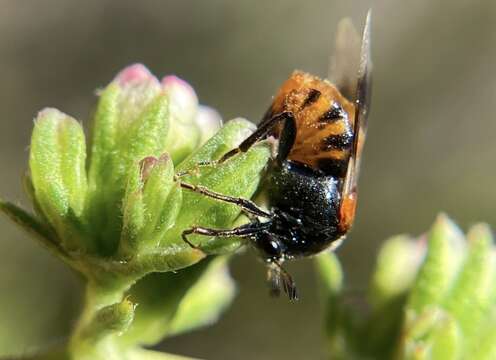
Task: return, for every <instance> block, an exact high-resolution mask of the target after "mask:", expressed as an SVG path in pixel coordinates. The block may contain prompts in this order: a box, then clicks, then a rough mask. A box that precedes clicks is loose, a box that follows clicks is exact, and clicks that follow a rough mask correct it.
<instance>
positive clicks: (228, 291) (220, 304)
mask: <svg viewBox="0 0 496 360" xmlns="http://www.w3.org/2000/svg"><path fill="white" fill-rule="evenodd" d="M226 271H227V269H226V260H225V259H224V258H212V259H209V260H207V261H203V262H201V263H199V264H196V265H195V266H191V267H189V268H187V269H183V270H182V271H180V272H178V273H172V272H167V273H160V274H159V273H156V274H150V275H148V276H146V277H145V278H143V279H142V280H140V281H139V282H138V283H137V284H136V285H135V286H134V287H133V288H132V289H131V294H130V296H131V299H133V301H135V302H136V303H138V304H139V307H138V308H137V310H136V319H135V321H134V322H133V324H132V325H131V328H130V330H129V331H128V332H126V333H125V334H124V335H123V336H122V338H121V340H122V342H123V343H125V344H127V345H131V344H136V343H139V344H145V345H153V344H155V343H157V342H158V341H160V340H161V339H163V338H164V337H165V336H168V335H171V334H174V333H180V332H183V331H186V330H188V329H192V328H196V327H198V326H203V325H206V324H209V323H210V322H212V321H213V320H215V319H216V318H217V317H218V316H219V313H220V312H221V311H222V310H223V309H224V308H225V306H226V305H227V304H228V303H229V302H230V301H231V300H232V298H233V294H234V285H233V283H232V281H231V280H230V278H229V276H228V275H227V273H226Z"/></svg>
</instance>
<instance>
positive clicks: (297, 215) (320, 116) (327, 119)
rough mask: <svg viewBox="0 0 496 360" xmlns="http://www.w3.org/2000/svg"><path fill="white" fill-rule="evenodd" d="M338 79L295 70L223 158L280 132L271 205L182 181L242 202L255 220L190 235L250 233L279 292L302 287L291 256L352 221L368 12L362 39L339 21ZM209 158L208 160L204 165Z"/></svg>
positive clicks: (315, 249)
mask: <svg viewBox="0 0 496 360" xmlns="http://www.w3.org/2000/svg"><path fill="white" fill-rule="evenodd" d="M334 64H335V66H334V70H333V72H334V77H333V78H334V81H335V85H333V84H331V83H330V82H328V81H327V80H321V79H319V78H317V77H316V76H313V75H310V74H307V73H304V72H300V71H296V72H294V73H293V74H292V75H291V76H290V78H289V79H288V80H287V81H286V82H285V83H284V84H283V85H282V87H281V88H280V90H279V92H278V93H277V94H276V96H275V98H274V100H273V102H272V105H271V106H270V108H269V110H268V111H267V113H266V114H265V116H264V118H263V120H262V121H261V122H260V124H259V126H258V127H257V129H256V130H255V132H254V133H253V134H252V135H251V136H249V137H248V138H247V139H246V140H244V141H243V142H242V143H241V144H240V145H239V147H238V148H235V149H233V150H231V151H229V152H228V153H226V154H225V155H224V156H223V157H222V158H221V159H220V160H218V161H217V163H219V162H224V161H228V160H229V159H230V158H231V157H233V156H235V155H236V154H238V153H240V152H246V151H247V150H248V149H250V147H251V146H253V145H254V144H255V143H257V142H259V141H261V140H264V139H267V138H269V137H272V138H274V139H276V144H277V145H276V146H277V148H276V149H277V151H276V155H275V156H274V157H273V158H272V160H271V161H270V165H269V167H268V170H267V172H266V175H265V177H264V187H265V188H266V189H267V195H268V205H269V209H268V210H265V209H262V208H260V207H259V206H257V205H256V204H255V203H254V202H252V201H250V200H247V199H242V198H235V197H230V196H226V195H223V194H219V193H215V192H212V191H210V190H208V189H206V188H204V187H201V186H196V185H191V184H187V183H181V186H182V187H183V188H187V189H190V190H192V191H196V192H199V193H202V194H203V195H205V196H210V197H212V198H215V199H217V200H219V201H226V202H229V203H234V204H237V205H238V206H240V208H241V209H242V210H243V211H244V212H245V213H246V214H248V216H249V218H250V222H249V223H247V224H245V225H242V226H239V227H236V228H233V229H211V228H205V227H193V228H191V229H188V230H185V231H184V232H183V240H184V241H185V242H187V243H188V244H189V245H190V246H192V247H196V246H195V245H193V244H192V243H191V242H190V241H189V240H188V235H190V234H202V235H207V236H218V237H230V236H237V237H243V238H247V239H248V240H249V242H250V243H251V244H252V245H253V246H254V247H255V248H256V249H257V250H258V251H259V252H260V254H261V256H262V258H263V259H264V260H265V261H266V263H267V264H268V280H269V284H270V286H271V291H272V293H273V294H276V295H278V294H279V293H280V291H281V288H282V289H283V290H284V291H285V292H286V294H287V295H288V297H289V298H290V299H291V300H295V299H297V297H298V295H297V291H296V286H295V283H294V281H293V280H292V278H291V276H290V275H289V274H288V273H287V272H286V271H285V270H284V269H283V267H282V263H283V262H284V261H285V260H290V259H294V258H300V257H306V256H311V255H314V254H317V253H319V252H321V251H323V250H325V249H329V248H331V249H332V248H335V247H337V245H338V244H339V243H340V242H341V241H342V239H343V237H344V236H345V235H346V233H347V232H348V231H349V229H350V228H351V225H352V223H353V220H354V217H355V209H356V203H357V179H358V171H359V165H360V157H361V154H362V149H363V143H364V140H365V133H366V121H367V114H368V111H369V99H370V82H371V80H370V73H371V62H370V11H369V13H368V14H367V18H366V21H365V26H364V30H363V35H362V40H361V45H360V39H359V37H358V35H357V33H356V31H355V30H354V28H353V26H352V25H351V24H350V22H349V21H348V22H346V21H345V22H341V24H340V26H339V27H338V36H337V54H336V58H335V62H334ZM203 165H208V164H203Z"/></svg>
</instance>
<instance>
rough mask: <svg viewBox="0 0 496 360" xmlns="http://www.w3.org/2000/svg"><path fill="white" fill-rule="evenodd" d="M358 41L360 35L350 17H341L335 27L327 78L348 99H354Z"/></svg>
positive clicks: (358, 52) (358, 55) (358, 57)
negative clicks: (334, 38)
mask: <svg viewBox="0 0 496 360" xmlns="http://www.w3.org/2000/svg"><path fill="white" fill-rule="evenodd" d="M360 43H361V42H360V35H359V34H358V32H357V31H356V29H355V27H354V26H353V23H352V22H351V19H350V18H344V19H342V20H341V21H340V22H339V24H338V28H337V34H336V45H335V52H334V55H333V56H332V57H331V61H330V67H329V79H330V80H331V82H332V83H333V84H335V85H336V87H337V88H338V89H339V91H340V92H341V94H343V95H344V96H345V97H346V98H347V99H348V100H350V101H355V100H356V98H355V96H356V86H357V82H356V76H357V72H358V67H359V64H360Z"/></svg>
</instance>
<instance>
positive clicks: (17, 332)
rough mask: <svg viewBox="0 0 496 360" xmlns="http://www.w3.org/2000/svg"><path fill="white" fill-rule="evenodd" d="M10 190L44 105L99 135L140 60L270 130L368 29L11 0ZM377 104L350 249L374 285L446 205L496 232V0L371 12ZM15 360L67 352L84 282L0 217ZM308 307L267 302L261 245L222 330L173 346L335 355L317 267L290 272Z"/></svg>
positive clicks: (263, 7) (212, 4)
mask: <svg viewBox="0 0 496 360" xmlns="http://www.w3.org/2000/svg"><path fill="white" fill-rule="evenodd" d="M0 6H1V9H2V10H1V11H0V79H1V80H0V194H1V196H2V197H3V198H7V199H9V200H13V201H19V202H20V203H21V204H26V200H25V197H24V195H23V192H22V186H21V183H20V178H21V175H22V174H23V172H24V171H25V170H26V168H27V158H28V151H27V146H28V144H29V138H30V133H31V130H32V124H33V123H32V119H33V117H34V116H35V114H36V113H37V111H38V110H40V109H41V108H43V107H45V106H53V107H57V108H60V109H61V110H63V111H64V112H67V113H69V114H71V115H72V116H74V117H76V118H79V119H81V120H82V121H83V123H84V124H85V126H87V125H88V123H89V120H88V119H89V115H88V114H89V113H91V111H92V110H93V109H94V106H95V102H96V97H95V96H94V93H95V90H96V89H97V88H98V87H102V86H104V85H105V84H106V83H107V82H109V81H110V80H111V79H112V77H113V76H114V75H115V74H116V72H117V71H118V70H119V69H121V68H122V67H124V66H125V65H127V64H130V63H133V62H142V63H144V64H146V65H147V66H148V67H149V68H150V69H151V70H152V71H153V72H154V73H155V74H157V75H160V76H161V75H165V74H170V73H174V74H176V75H179V76H180V77H182V78H184V79H185V80H187V81H189V82H190V83H191V84H192V85H193V86H194V87H195V89H196V90H197V92H198V94H199V97H200V101H201V102H202V103H204V104H208V105H210V106H213V107H215V108H217V109H218V110H219V112H220V113H221V114H222V115H223V117H224V119H226V120H227V119H230V118H232V117H236V116H243V117H246V118H248V119H250V120H252V121H254V122H257V121H258V119H260V117H261V115H262V114H263V113H264V111H265V109H266V107H267V106H268V104H269V103H270V100H271V96H272V94H274V92H275V91H276V89H277V88H278V86H279V84H280V83H282V82H283V81H284V80H285V79H286V77H287V76H288V75H289V74H290V73H291V71H292V70H293V69H302V70H305V71H309V72H312V73H316V74H318V75H321V76H325V75H326V73H327V68H328V60H329V55H330V53H331V50H332V48H333V43H334V35H335V31H336V24H337V22H338V21H339V19H341V18H342V17H344V16H351V17H352V19H353V20H354V22H355V24H357V25H358V26H361V25H362V22H363V20H364V16H365V13H366V11H367V9H368V7H369V6H370V3H369V2H358V1H348V0H341V1H338V0H313V1H297V0H275V1H270V2H269V1H262V0H256V1H255V0H251V1H248V0H246V1H230V0H212V1H208V2H207V1H201V0H196V1H195V0H182V1H179V0H176V1H163V0H146V1H140V2H136V1H122V0H121V1H102V0H86V1H84V2H81V1H66V0H45V1H34V0H31V1H29V0H28V1H16V0H0ZM373 11H374V14H373V15H374V16H373V29H372V30H373V31H372V38H373V39H372V40H373V60H374V89H373V106H372V113H371V116H370V122H369V136H368V139H367V144H366V148H365V156H364V161H363V169H362V177H361V179H360V180H361V181H360V202H359V210H358V219H357V222H356V224H355V227H354V229H353V232H352V233H351V234H350V235H349V237H348V240H347V241H346V242H345V243H344V245H343V246H342V247H341V248H340V249H339V251H338V255H339V258H340V259H341V260H342V262H343V265H344V267H345V271H346V277H347V286H348V287H349V289H350V290H351V291H360V290H363V289H364V288H365V286H366V284H367V279H368V274H369V272H370V269H371V268H372V266H373V261H374V256H373V254H374V253H375V252H376V251H377V249H378V247H379V245H380V243H381V242H382V241H383V240H385V239H386V238H387V237H389V236H391V235H394V234H397V233H410V234H415V235H418V234H421V233H423V232H424V231H426V230H427V229H428V227H429V226H430V224H431V223H432V222H433V220H434V218H435V216H436V214H437V213H438V212H440V211H444V212H446V213H447V214H449V215H450V216H451V217H452V218H453V219H454V220H456V221H457V222H458V223H459V224H460V225H461V226H462V227H463V229H466V228H467V227H468V225H470V224H472V223H474V222H477V221H484V222H488V223H489V224H491V225H492V226H493V227H494V226H496V211H494V209H495V205H494V203H495V201H496V195H495V194H496V193H495V191H494V189H493V186H494V183H495V179H496V167H495V166H494V163H495V160H494V159H495V156H496V141H495V136H496V135H495V134H496V114H495V111H496V109H495V104H496V70H495V64H496V2H494V1H492V0H487V1H483V0H445V1H435V2H434V1H430V0H417V1H410V2H405V1H395V0H378V1H375V2H374V4H373ZM0 234H1V235H0V244H1V250H0V357H1V355H2V354H6V353H9V352H11V351H12V350H13V349H21V350H23V349H24V350H28V349H29V345H33V344H44V343H46V342H47V341H48V342H57V341H60V338H61V336H62V334H64V333H65V332H66V331H67V329H68V328H69V327H70V325H71V322H72V321H73V320H74V316H75V314H76V313H77V309H78V305H79V304H78V299H79V298H80V292H81V284H80V283H79V282H78V280H77V279H76V277H75V276H74V275H73V274H72V273H71V272H69V270H67V269H66V268H64V267H63V266H62V265H61V264H60V263H59V262H58V261H57V260H55V259H53V258H52V257H50V256H49V255H48V254H47V253H46V252H44V251H43V250H41V249H39V248H38V246H37V245H36V244H35V243H34V242H32V241H31V240H29V239H28V238H27V237H26V236H25V235H24V234H23V233H22V232H21V231H20V230H18V229H17V228H15V227H14V226H13V225H11V224H10V223H8V222H7V221H6V220H5V219H4V218H0ZM289 269H290V271H291V272H293V273H294V276H295V278H296V281H297V282H298V285H299V287H300V293H301V297H302V299H301V301H300V302H298V303H296V304H289V303H288V301H287V300H286V299H285V298H281V299H278V300H275V299H271V298H269V297H268V296H267V293H266V286H265V283H264V276H265V274H264V267H263V266H262V265H261V264H260V263H259V261H257V260H256V258H255V256H253V254H252V253H251V252H247V253H245V254H243V255H241V256H238V257H236V258H235V259H234V261H233V269H232V272H233V276H234V277H235V278H236V279H237V281H238V284H239V295H238V297H237V299H236V301H235V303H234V305H233V306H232V307H231V309H230V310H228V312H227V313H226V315H225V316H224V317H223V318H222V319H221V321H220V322H219V323H218V324H217V325H215V326H213V327H210V328H207V329H203V330H199V331H196V332H194V333H192V334H189V335H187V336H181V337H177V338H173V339H169V340H167V341H166V342H165V343H164V344H162V345H161V348H163V349H166V350H167V351H169V352H173V353H179V354H184V355H189V356H197V357H202V358H208V359H253V358H257V359H319V358H322V357H323V338H322V335H321V334H322V332H321V326H322V322H321V318H322V314H323V312H322V310H320V309H321V308H320V307H319V298H318V284H317V282H316V281H315V279H314V276H313V268H312V262H311V261H309V260H306V261H299V262H296V263H294V264H290V265H289Z"/></svg>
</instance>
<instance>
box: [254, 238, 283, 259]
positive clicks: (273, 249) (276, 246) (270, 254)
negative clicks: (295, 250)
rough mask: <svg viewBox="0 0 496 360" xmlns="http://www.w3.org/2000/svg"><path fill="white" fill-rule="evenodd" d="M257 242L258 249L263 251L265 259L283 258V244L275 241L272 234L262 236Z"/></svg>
mask: <svg viewBox="0 0 496 360" xmlns="http://www.w3.org/2000/svg"><path fill="white" fill-rule="evenodd" d="M256 242H257V246H256V247H257V248H258V249H259V250H260V251H261V253H262V255H263V256H264V257H265V258H267V259H278V258H280V257H281V255H282V253H283V251H282V247H281V244H280V243H279V242H278V241H276V240H274V239H273V237H272V236H271V235H270V234H263V235H262V234H260V235H259V236H258V238H257V239H256Z"/></svg>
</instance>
